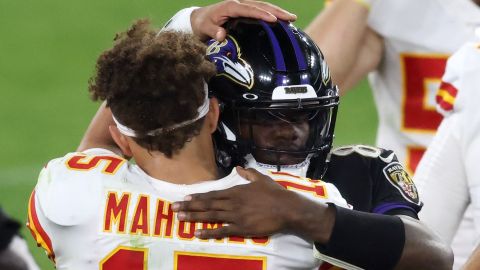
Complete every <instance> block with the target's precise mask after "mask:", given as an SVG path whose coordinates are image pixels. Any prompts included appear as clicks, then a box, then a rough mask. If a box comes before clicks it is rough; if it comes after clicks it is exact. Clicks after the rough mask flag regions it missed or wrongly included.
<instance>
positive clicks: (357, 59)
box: [306, 0, 383, 94]
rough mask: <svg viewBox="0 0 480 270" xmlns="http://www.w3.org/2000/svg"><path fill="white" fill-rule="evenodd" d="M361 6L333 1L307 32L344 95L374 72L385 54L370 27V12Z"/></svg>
mask: <svg viewBox="0 0 480 270" xmlns="http://www.w3.org/2000/svg"><path fill="white" fill-rule="evenodd" d="M360 2H362V1H361V0H333V1H332V2H331V4H330V5H329V6H328V7H326V8H325V9H324V10H323V11H322V12H320V14H319V15H318V16H317V17H316V18H315V19H314V20H313V21H312V22H311V23H310V25H309V26H308V27H307V28H306V32H307V34H309V35H310V36H311V37H312V39H313V40H314V41H315V42H316V43H317V45H318V46H319V47H320V48H321V50H322V52H323V53H324V55H325V58H326V60H327V63H328V66H329V67H330V71H331V73H332V78H333V80H334V81H335V82H336V84H337V85H339V88H340V92H341V93H342V94H343V93H345V92H346V91H348V90H350V89H351V88H352V87H353V86H355V84H357V83H358V81H359V80H361V79H362V78H364V77H365V76H366V75H367V74H368V72H370V71H372V70H374V69H375V68H376V67H377V66H378V64H379V63H380V60H381V58H382V53H383V39H382V38H381V37H380V36H378V35H377V34H376V33H375V32H374V31H372V30H371V29H370V28H369V27H368V25H367V18H368V11H369V8H368V7H366V5H365V4H362V3H360Z"/></svg>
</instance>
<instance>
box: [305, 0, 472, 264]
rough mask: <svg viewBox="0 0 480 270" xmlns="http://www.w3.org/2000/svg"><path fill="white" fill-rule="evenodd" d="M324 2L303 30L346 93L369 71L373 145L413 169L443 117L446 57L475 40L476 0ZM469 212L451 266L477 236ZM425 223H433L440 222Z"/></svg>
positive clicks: (455, 247)
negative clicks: (439, 95) (439, 98)
mask: <svg viewBox="0 0 480 270" xmlns="http://www.w3.org/2000/svg"><path fill="white" fill-rule="evenodd" d="M328 2H330V5H329V6H328V7H326V8H325V9H324V10H323V11H322V12H321V13H320V14H319V15H318V16H317V18H315V19H314V20H313V22H312V23H311V24H310V26H309V27H307V29H306V32H307V33H309V34H310V35H311V36H312V38H313V39H314V40H315V41H316V42H317V44H318V45H319V46H320V48H322V51H323V52H324V53H325V57H326V59H327V61H328V63H329V65H330V68H331V71H332V77H333V78H334V80H335V81H336V82H337V83H338V85H339V87H340V90H341V91H343V92H344V93H345V92H348V91H349V89H351V88H352V87H353V86H354V85H355V84H356V83H357V82H358V81H359V80H360V79H362V78H364V77H365V76H366V75H367V73H369V81H370V86H371V89H372V91H373V96H374V99H375V104H376V108H377V112H378V118H379V124H378V131H377V139H376V145H377V146H379V147H384V148H387V149H392V150H394V151H395V153H396V154H397V155H398V157H399V159H400V161H401V162H402V163H403V164H405V165H406V167H407V169H408V170H409V172H410V173H413V172H414V171H415V168H416V166H417V164H418V162H419V161H420V159H421V157H422V155H423V153H424V151H425V149H426V147H427V146H428V144H429V143H430V141H431V139H432V137H433V135H434V134H435V131H436V129H437V127H438V125H439V124H440V122H441V119H442V116H441V115H440V114H439V113H437V112H436V110H435V95H436V91H437V89H438V86H439V83H440V81H441V77H442V75H443V72H444V70H445V64H446V61H447V58H448V57H449V56H450V55H451V54H453V53H454V52H455V51H457V50H458V49H459V48H460V47H461V46H462V45H463V44H464V43H465V42H467V41H473V37H474V35H473V33H474V31H475V28H476V27H478V26H480V7H479V6H478V5H480V0H422V1H416V0H402V1H387V0H333V1H328ZM426 192H428V191H426ZM462 214H463V213H454V215H462ZM471 216H472V213H471V211H467V212H466V219H465V221H466V222H463V223H462V225H461V226H460V229H459V234H458V236H457V237H456V238H455V240H454V242H453V250H454V253H455V268H456V269H457V268H458V267H459V266H460V265H461V264H463V263H464V262H465V259H466V258H467V254H468V253H469V252H470V251H471V249H472V248H473V246H471V244H469V242H471V239H472V237H471V235H477V236H476V237H478V235H479V234H478V232H476V231H475V229H474V228H473V222H472V217H471ZM427 225H428V226H430V227H431V228H433V229H435V230H436V228H437V226H439V225H440V224H439V223H437V224H427ZM444 239H445V238H444ZM449 244H450V242H449Z"/></svg>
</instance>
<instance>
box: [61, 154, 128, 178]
mask: <svg viewBox="0 0 480 270" xmlns="http://www.w3.org/2000/svg"><path fill="white" fill-rule="evenodd" d="M102 161H104V162H106V166H105V167H104V168H103V170H102V172H103V173H106V174H114V173H115V172H116V171H117V170H118V168H120V166H122V164H123V163H124V162H125V159H122V158H118V157H113V156H93V157H87V156H83V155H78V156H73V157H71V158H70V159H68V160H67V162H66V163H65V164H66V165H67V168H69V169H71V170H80V171H89V170H92V169H94V168H96V167H97V166H98V165H99V164H100V162H102Z"/></svg>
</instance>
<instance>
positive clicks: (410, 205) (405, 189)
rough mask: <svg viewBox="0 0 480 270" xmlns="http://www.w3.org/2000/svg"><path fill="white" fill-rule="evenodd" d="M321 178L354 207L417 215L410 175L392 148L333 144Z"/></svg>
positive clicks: (356, 208) (417, 206)
mask: <svg viewBox="0 0 480 270" xmlns="http://www.w3.org/2000/svg"><path fill="white" fill-rule="evenodd" d="M312 165H313V164H311V166H312ZM323 180H325V181H326V182H330V183H332V184H334V185H335V186H336V187H337V188H338V190H340V193H341V194H342V196H343V197H344V198H345V199H346V200H347V202H348V203H349V204H351V205H352V206H353V209H355V210H358V211H363V212H371V213H378V214H389V215H398V214H402V215H408V216H411V217H414V218H417V219H418V217H417V213H418V212H419V211H420V209H421V208H422V202H421V201H420V199H419V196H418V192H417V188H416V187H415V184H414V183H413V181H412V178H411V177H410V176H409V175H408V173H407V172H406V171H405V169H404V168H403V166H402V165H401V164H400V163H399V162H398V159H397V157H396V156H395V154H394V153H393V151H389V150H384V149H380V148H376V147H371V146H364V145H353V146H344V147H339V148H336V149H334V150H333V151H332V152H331V155H330V158H329V162H328V167H327V171H326V173H325V176H324V177H323Z"/></svg>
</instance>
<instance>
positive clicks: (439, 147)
mask: <svg viewBox="0 0 480 270" xmlns="http://www.w3.org/2000/svg"><path fill="white" fill-rule="evenodd" d="M437 101H438V107H439V111H440V112H442V113H443V114H444V115H445V118H444V120H443V121H442V123H441V125H440V127H439V129H438V133H437V134H436V135H435V137H434V139H433V141H432V143H431V145H430V147H429V148H428V150H427V152H426V153H425V157H424V159H422V161H421V162H420V164H419V167H418V170H417V172H416V174H415V177H414V178H415V182H416V183H417V186H418V189H419V192H420V196H421V197H422V200H423V202H424V203H425V205H424V207H423V209H422V212H420V217H421V219H422V220H423V221H424V222H425V223H426V224H427V225H429V226H430V227H432V228H433V229H435V230H436V231H437V232H438V233H439V234H440V236H441V237H442V238H443V239H444V240H446V241H447V242H448V243H451V242H452V239H453V236H454V235H455V232H456V231H457V228H458V226H459V224H460V220H461V218H462V216H463V213H464V212H465V209H466V208H467V205H468V204H469V203H471V207H472V210H473V212H472V213H473V219H474V225H475V230H474V234H470V235H469V240H470V241H471V242H472V243H471V246H470V247H469V248H472V245H474V244H475V243H476V242H478V240H479V239H480V171H479V169H478V167H479V164H480V136H479V134H480V108H479V106H478V104H479V102H480V43H468V44H466V45H465V46H463V47H462V48H461V49H460V50H459V51H458V52H457V53H455V54H454V55H453V56H452V57H451V58H450V59H449V60H448V64H447V69H446V72H445V75H444V76H443V82H442V85H441V87H440V90H439V91H438V98H437ZM468 251H471V250H467V253H469V252H468ZM462 259H465V258H462Z"/></svg>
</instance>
